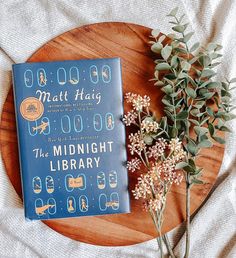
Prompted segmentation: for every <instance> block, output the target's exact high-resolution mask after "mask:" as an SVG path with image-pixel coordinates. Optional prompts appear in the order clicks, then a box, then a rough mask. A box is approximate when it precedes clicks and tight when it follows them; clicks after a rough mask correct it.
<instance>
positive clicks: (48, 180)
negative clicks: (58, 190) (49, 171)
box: [45, 176, 54, 194]
mask: <svg viewBox="0 0 236 258" xmlns="http://www.w3.org/2000/svg"><path fill="white" fill-rule="evenodd" d="M45 183H46V190H47V192H48V193H49V194H51V193H53V192H54V180H53V178H52V177H51V176H47V177H46V179H45Z"/></svg>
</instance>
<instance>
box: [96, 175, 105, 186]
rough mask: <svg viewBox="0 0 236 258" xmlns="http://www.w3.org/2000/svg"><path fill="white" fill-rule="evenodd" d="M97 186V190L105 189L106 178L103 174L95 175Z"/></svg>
mask: <svg viewBox="0 0 236 258" xmlns="http://www.w3.org/2000/svg"><path fill="white" fill-rule="evenodd" d="M97 186H98V188H99V189H104V188H105V187H106V178H105V173H104V172H98V173H97Z"/></svg>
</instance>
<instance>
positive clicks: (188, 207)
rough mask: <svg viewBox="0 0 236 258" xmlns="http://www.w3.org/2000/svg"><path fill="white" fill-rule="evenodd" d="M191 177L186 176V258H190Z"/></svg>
mask: <svg viewBox="0 0 236 258" xmlns="http://www.w3.org/2000/svg"><path fill="white" fill-rule="evenodd" d="M190 186H191V185H190V176H189V174H187V176H186V239H185V255H184V258H188V257H189V251H190Z"/></svg>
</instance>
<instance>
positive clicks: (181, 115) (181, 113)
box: [176, 110, 188, 120]
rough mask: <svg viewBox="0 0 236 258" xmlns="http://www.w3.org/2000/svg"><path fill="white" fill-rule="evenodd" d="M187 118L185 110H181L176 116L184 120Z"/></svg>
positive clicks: (177, 118)
mask: <svg viewBox="0 0 236 258" xmlns="http://www.w3.org/2000/svg"><path fill="white" fill-rule="evenodd" d="M187 118H188V112H187V111H185V110H184V111H182V112H180V113H178V114H177V116H176V120H184V119H187Z"/></svg>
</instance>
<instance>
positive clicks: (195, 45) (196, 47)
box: [189, 42, 200, 52]
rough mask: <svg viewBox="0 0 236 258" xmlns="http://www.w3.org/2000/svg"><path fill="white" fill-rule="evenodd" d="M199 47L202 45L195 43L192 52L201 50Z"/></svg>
mask: <svg viewBox="0 0 236 258" xmlns="http://www.w3.org/2000/svg"><path fill="white" fill-rule="evenodd" d="M199 46H200V43H199V42H197V43H195V44H194V45H193V46H192V47H191V48H190V50H189V51H190V52H194V51H195V50H197V49H198V48H199Z"/></svg>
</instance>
